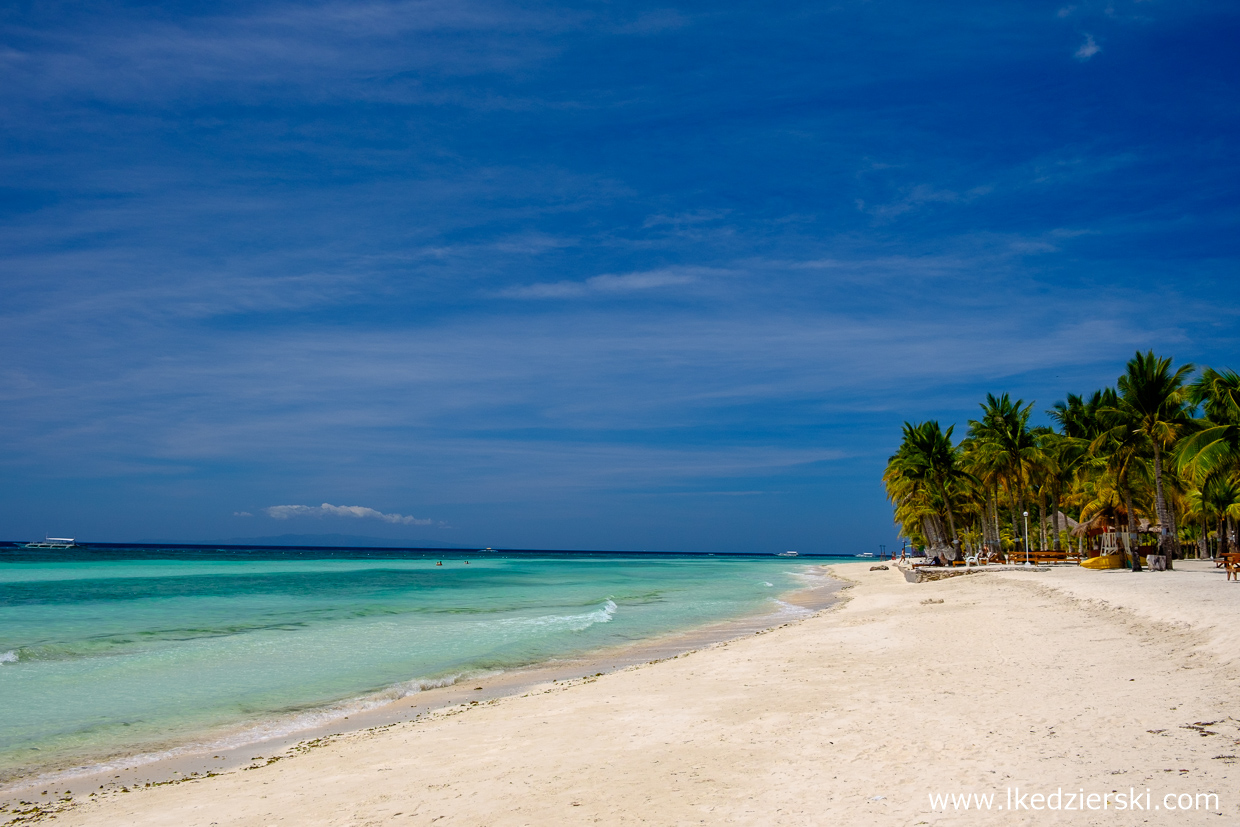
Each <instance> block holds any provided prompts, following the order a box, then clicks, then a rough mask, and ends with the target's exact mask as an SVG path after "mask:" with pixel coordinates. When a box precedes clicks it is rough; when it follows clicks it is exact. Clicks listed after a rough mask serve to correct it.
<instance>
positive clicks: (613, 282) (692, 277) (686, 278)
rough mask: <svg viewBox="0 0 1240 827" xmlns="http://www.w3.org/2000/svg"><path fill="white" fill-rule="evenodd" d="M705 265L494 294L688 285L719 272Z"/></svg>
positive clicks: (569, 294)
mask: <svg viewBox="0 0 1240 827" xmlns="http://www.w3.org/2000/svg"><path fill="white" fill-rule="evenodd" d="M722 272H723V271H720V270H713V269H711V268H706V267H687V268H667V269H662V270H647V271H645V272H641V273H624V274H622V275H612V274H610V273H607V274H603V275H601V276H593V277H591V278H588V279H585V280H584V281H556V282H542V283H536V284H526V285H521V286H517V287H509V288H507V289H505V290H501V291H499V293H498V295H500V296H502V297H504V298H509V299H573V298H579V297H582V296H591V295H606V294H617V293H635V292H639V291H644V290H656V289H658V288H661V287H677V286H681V285H686V284H692V283H693V282H696V281H698V280H700V278H701V277H702V276H704V275H708V274H718V273H722Z"/></svg>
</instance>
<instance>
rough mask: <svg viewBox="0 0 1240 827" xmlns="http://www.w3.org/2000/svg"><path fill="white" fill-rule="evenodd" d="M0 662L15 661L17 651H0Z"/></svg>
mask: <svg viewBox="0 0 1240 827" xmlns="http://www.w3.org/2000/svg"><path fill="white" fill-rule="evenodd" d="M0 663H17V652H16V651H13V650H10V651H8V652H0Z"/></svg>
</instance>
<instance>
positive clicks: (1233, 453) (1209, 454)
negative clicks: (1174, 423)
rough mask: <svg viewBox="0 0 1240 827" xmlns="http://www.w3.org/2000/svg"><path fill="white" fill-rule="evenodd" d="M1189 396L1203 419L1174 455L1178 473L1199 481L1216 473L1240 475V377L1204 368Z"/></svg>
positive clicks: (1189, 390)
mask: <svg viewBox="0 0 1240 827" xmlns="http://www.w3.org/2000/svg"><path fill="white" fill-rule="evenodd" d="M1188 396H1189V400H1190V401H1191V402H1193V403H1194V404H1199V405H1201V406H1202V407H1203V408H1204V409H1205V414H1206V415H1205V418H1203V419H1199V420H1197V421H1196V423H1195V425H1196V431H1195V432H1194V433H1192V434H1190V435H1188V436H1187V437H1185V438H1184V439H1183V440H1182V441H1181V443H1180V445H1179V447H1178V449H1177V451H1176V460H1177V462H1176V464H1177V466H1178V467H1179V469H1180V470H1181V471H1187V472H1188V473H1189V474H1190V475H1191V476H1192V477H1193V478H1194V479H1196V480H1198V481H1200V480H1204V479H1205V478H1206V477H1207V476H1209V475H1210V474H1213V473H1215V472H1224V473H1230V472H1233V471H1240V376H1237V375H1236V374H1235V373H1233V372H1232V371H1216V370H1213V369H1212V368H1206V369H1205V370H1204V371H1203V372H1202V374H1201V378H1200V379H1199V380H1197V381H1196V382H1194V383H1193V384H1192V386H1190V387H1189V389H1188Z"/></svg>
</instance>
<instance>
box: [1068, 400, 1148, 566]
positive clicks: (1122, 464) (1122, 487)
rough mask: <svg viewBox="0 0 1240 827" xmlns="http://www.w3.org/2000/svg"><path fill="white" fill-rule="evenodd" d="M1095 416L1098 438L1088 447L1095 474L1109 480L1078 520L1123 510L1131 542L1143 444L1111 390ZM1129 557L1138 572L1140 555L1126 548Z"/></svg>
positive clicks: (1100, 487) (1101, 401)
mask: <svg viewBox="0 0 1240 827" xmlns="http://www.w3.org/2000/svg"><path fill="white" fill-rule="evenodd" d="M1095 413H1096V415H1097V421H1096V423H1095V430H1096V431H1097V434H1098V435H1097V436H1095V437H1094V438H1093V440H1092V441H1091V442H1090V443H1089V452H1090V454H1091V456H1092V458H1093V463H1092V464H1093V465H1094V468H1095V470H1096V471H1098V472H1104V473H1106V474H1107V475H1108V476H1109V477H1110V480H1109V481H1108V484H1106V485H1100V486H1095V490H1096V491H1097V493H1098V495H1100V496H1098V497H1097V498H1096V499H1095V500H1094V501H1093V502H1091V503H1090V504H1088V505H1087V506H1085V507H1084V508H1082V510H1081V519H1082V520H1084V519H1086V515H1087V514H1089V515H1092V514H1096V513H1098V512H1099V511H1104V510H1107V509H1108V508H1110V509H1112V510H1115V511H1118V510H1120V509H1121V508H1122V509H1123V511H1124V513H1125V515H1126V516H1127V520H1128V536H1129V538H1131V537H1133V536H1134V535H1135V534H1136V533H1137V510H1136V507H1135V506H1134V504H1133V497H1132V495H1133V487H1134V484H1135V483H1136V482H1137V480H1138V478H1139V476H1140V471H1141V470H1142V466H1143V463H1142V461H1141V449H1142V447H1143V443H1142V440H1141V437H1140V435H1139V434H1138V433H1137V431H1136V430H1135V429H1134V428H1133V427H1131V422H1130V421H1129V419H1128V418H1127V416H1126V414H1124V413H1123V412H1122V411H1121V404H1120V397H1119V395H1118V394H1117V393H1116V392H1115V391H1114V390H1112V389H1111V388H1107V389H1105V390H1103V391H1101V393H1100V396H1099V406H1098V408H1097V410H1096V411H1095ZM1117 522H1118V521H1117ZM1130 545H1131V543H1130ZM1129 553H1130V556H1131V563H1132V570H1133V571H1134V572H1137V571H1141V555H1140V554H1139V553H1138V551H1137V550H1136V549H1133V548H1129Z"/></svg>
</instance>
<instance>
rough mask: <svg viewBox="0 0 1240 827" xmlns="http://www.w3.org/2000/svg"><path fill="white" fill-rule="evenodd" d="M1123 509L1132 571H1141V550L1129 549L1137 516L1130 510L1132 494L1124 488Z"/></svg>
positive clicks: (1135, 527) (1138, 548) (1134, 531)
mask: <svg viewBox="0 0 1240 827" xmlns="http://www.w3.org/2000/svg"><path fill="white" fill-rule="evenodd" d="M1124 507H1125V508H1127V509H1128V545H1129V551H1128V553H1129V554H1131V555H1132V570H1133V571H1141V548H1140V547H1139V546H1138V547H1137V548H1136V549H1133V548H1131V546H1132V535H1134V534H1136V533H1137V515H1136V512H1135V511H1133V508H1132V492H1131V491H1130V490H1128V488H1127V487H1125V488H1124Z"/></svg>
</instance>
